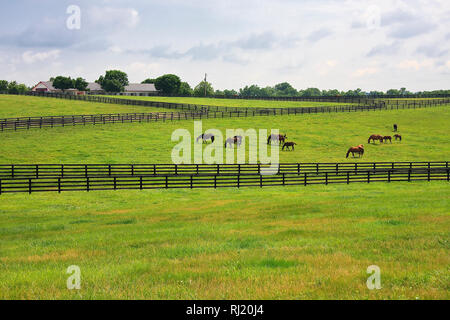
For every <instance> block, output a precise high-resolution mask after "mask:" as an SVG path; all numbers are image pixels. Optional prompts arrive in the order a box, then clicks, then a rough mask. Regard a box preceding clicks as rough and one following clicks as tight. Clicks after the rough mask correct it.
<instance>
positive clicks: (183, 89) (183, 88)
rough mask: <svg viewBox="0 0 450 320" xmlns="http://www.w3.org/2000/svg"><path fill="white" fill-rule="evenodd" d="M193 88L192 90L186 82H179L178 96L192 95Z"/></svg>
mask: <svg viewBox="0 0 450 320" xmlns="http://www.w3.org/2000/svg"><path fill="white" fill-rule="evenodd" d="M193 93H194V90H192V88H191V86H190V85H189V83H187V82H181V84H180V89H179V90H178V94H179V95H180V96H192V94H193Z"/></svg>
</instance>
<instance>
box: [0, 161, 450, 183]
mask: <svg viewBox="0 0 450 320" xmlns="http://www.w3.org/2000/svg"><path fill="white" fill-rule="evenodd" d="M448 168H449V162H448V161H428V162H359V163H358V162H352V163H349V162H341V163H280V164H279V165H278V166H276V165H274V166H273V167H272V166H271V165H270V164H261V163H259V164H9V165H0V179H4V178H10V179H14V178H34V179H38V178H48V177H99V176H107V177H111V176H157V175H211V174H216V175H241V174H242V175H244V174H246V175H249V174H257V175H259V174H265V173H271V174H282V173H286V174H302V173H316V174H319V173H325V172H328V173H333V172H335V173H347V172H359V171H372V172H376V171H387V170H391V171H401V170H403V171H404V170H409V169H416V170H418V169H423V170H427V169H448Z"/></svg>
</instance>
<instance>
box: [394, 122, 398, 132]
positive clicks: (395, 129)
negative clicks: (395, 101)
mask: <svg viewBox="0 0 450 320" xmlns="http://www.w3.org/2000/svg"><path fill="white" fill-rule="evenodd" d="M394 132H397V124H394Z"/></svg>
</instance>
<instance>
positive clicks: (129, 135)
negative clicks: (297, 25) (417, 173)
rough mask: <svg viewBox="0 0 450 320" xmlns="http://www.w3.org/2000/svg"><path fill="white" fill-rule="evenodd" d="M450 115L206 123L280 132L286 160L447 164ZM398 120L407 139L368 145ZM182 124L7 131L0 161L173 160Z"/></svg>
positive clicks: (206, 124) (398, 113)
mask: <svg viewBox="0 0 450 320" xmlns="http://www.w3.org/2000/svg"><path fill="white" fill-rule="evenodd" d="M112 106H113V105H112ZM449 120H450V109H448V108H447V107H437V108H429V109H416V110H395V111H394V110H393V111H376V112H358V113H336V114H317V115H303V116H301V115H297V116H277V117H249V118H227V119H223V120H222V119H220V120H219V119H208V120H203V122H202V126H203V129H204V130H206V129H208V128H217V129H220V130H221V132H222V134H223V135H225V133H226V129H237V128H242V129H249V128H256V129H279V130H280V133H286V134H287V137H288V140H289V141H295V142H296V143H297V144H298V145H297V146H296V150H295V151H292V152H291V151H280V161H281V162H345V161H347V162H348V161H432V160H434V161H442V160H446V159H448V158H449V155H450V146H449V145H448V143H447V141H448V136H449V130H448V122H449ZM392 123H397V124H398V126H399V131H400V133H401V134H402V136H403V140H402V142H396V141H395V140H393V141H392V144H391V143H386V144H379V143H378V142H377V143H376V144H370V145H369V144H367V139H368V137H369V136H370V135H371V134H382V135H393V132H392V129H391V128H392ZM178 128H186V129H188V130H190V131H191V134H192V135H193V122H192V121H184V120H183V121H174V122H172V123H163V122H157V123H154V122H152V123H141V124H139V123H128V124H107V125H97V126H93V125H87V126H85V127H80V126H76V127H64V128H63V127H59V128H46V129H32V130H23V131H21V132H14V131H9V132H8V131H6V132H3V133H2V144H1V145H0V162H1V163H172V161H171V152H172V149H173V147H174V146H175V145H176V144H177V143H178V142H172V141H171V135H172V132H173V131H174V130H175V129H178ZM217 143H218V142H217ZM359 144H364V145H365V154H364V157H363V158H362V159H358V158H352V157H351V156H350V157H349V158H348V159H346V158H345V154H346V152H347V149H348V148H349V147H351V146H355V145H359ZM220 146H222V145H220ZM247 148H248V144H247ZM192 150H193V147H192ZM30 155H32V156H30Z"/></svg>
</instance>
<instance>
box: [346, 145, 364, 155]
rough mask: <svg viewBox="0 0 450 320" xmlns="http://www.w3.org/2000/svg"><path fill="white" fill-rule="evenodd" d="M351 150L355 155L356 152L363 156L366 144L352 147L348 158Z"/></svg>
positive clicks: (349, 150)
mask: <svg viewBox="0 0 450 320" xmlns="http://www.w3.org/2000/svg"><path fill="white" fill-rule="evenodd" d="M350 152H351V153H352V156H353V157H354V156H355V153H357V154H358V155H359V157H362V155H363V154H364V146H363V145H362V144H360V145H359V146H357V147H351V148H350V149H348V151H347V155H346V156H345V157H346V158H348V155H349V154H350Z"/></svg>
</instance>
